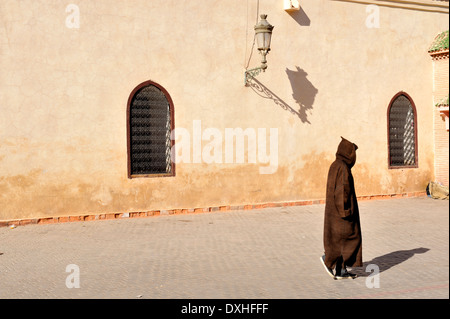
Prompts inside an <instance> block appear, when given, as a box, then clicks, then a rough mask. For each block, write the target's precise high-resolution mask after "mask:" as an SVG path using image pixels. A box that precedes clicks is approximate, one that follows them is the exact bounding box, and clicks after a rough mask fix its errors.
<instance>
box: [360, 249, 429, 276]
mask: <svg viewBox="0 0 450 319" xmlns="http://www.w3.org/2000/svg"><path fill="white" fill-rule="evenodd" d="M429 250H430V249H429V248H423V247H421V248H415V249H410V250H397V251H394V252H392V253H389V254H386V255H383V256H379V257H376V258H374V259H372V260H371V261H367V262H363V267H357V268H353V269H352V272H353V273H355V274H356V275H358V276H359V277H368V276H370V275H371V274H372V272H371V271H369V270H367V271H366V269H367V266H368V265H370V264H373V265H376V266H378V268H379V270H380V273H382V272H383V271H386V270H388V269H390V268H392V267H394V266H396V265H398V264H401V263H402V262H404V261H406V260H408V259H409V258H411V257H412V256H414V255H415V254H423V253H426V252H427V251H429Z"/></svg>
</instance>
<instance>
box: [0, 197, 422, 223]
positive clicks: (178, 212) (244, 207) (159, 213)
mask: <svg viewBox="0 0 450 319" xmlns="http://www.w3.org/2000/svg"><path fill="white" fill-rule="evenodd" d="M422 196H427V193H426V192H412V193H403V194H389V195H367V196H359V197H358V200H359V201H365V200H382V199H393V198H410V197H422ZM318 204H325V200H323V199H318V200H303V201H295V202H282V203H265V204H247V205H240V206H216V207H207V208H191V209H171V210H153V211H147V212H129V213H103V214H85V215H74V216H60V217H42V218H26V219H14V220H3V221H0V227H17V226H25V225H45V224H58V223H67V222H79V221H92V220H113V219H122V218H143V217H153V216H162V215H182V214H197V213H209V212H224V211H236V210H255V209H264V208H270V207H289V206H307V205H318Z"/></svg>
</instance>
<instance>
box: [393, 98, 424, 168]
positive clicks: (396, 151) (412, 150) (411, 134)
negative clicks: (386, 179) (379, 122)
mask: <svg viewBox="0 0 450 319" xmlns="http://www.w3.org/2000/svg"><path fill="white" fill-rule="evenodd" d="M416 116H417V115H416V108H415V106H414V103H413V101H412V99H411V97H409V96H408V95H407V94H406V93H404V92H400V93H398V94H396V95H395V96H394V98H393V99H392V101H391V103H390V104H389V109H388V139H389V141H388V145H389V167H390V168H405V167H418V166H417V121H416Z"/></svg>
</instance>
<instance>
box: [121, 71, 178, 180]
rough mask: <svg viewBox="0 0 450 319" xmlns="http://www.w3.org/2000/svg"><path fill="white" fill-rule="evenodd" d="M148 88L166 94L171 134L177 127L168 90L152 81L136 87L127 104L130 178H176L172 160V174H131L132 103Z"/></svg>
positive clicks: (172, 143) (172, 142) (172, 141)
mask: <svg viewBox="0 0 450 319" xmlns="http://www.w3.org/2000/svg"><path fill="white" fill-rule="evenodd" d="M147 86H155V87H156V88H158V89H159V90H161V92H162V93H163V94H164V96H165V97H166V99H167V101H168V102H169V111H170V133H172V132H173V130H174V127H175V111H174V105H173V100H172V98H171V96H170V94H169V92H167V90H166V89H165V88H164V87H163V86H161V85H160V84H158V83H156V82H153V81H151V80H148V81H145V82H142V83H141V84H139V85H138V86H136V87H135V88H134V89H133V91H132V92H131V93H130V96H129V97H128V102H127V116H126V118H127V157H128V160H127V164H128V178H129V179H132V178H142V177H171V176H175V161H174V160H173V159H171V161H170V162H171V163H170V164H171V172H170V173H164V174H160V173H155V174H132V173H131V123H130V108H131V103H132V101H133V98H134V96H135V95H136V93H137V92H139V90H141V89H142V88H144V87H147ZM174 143H175V142H174V140H172V139H171V144H170V147H171V148H172V147H173V146H174Z"/></svg>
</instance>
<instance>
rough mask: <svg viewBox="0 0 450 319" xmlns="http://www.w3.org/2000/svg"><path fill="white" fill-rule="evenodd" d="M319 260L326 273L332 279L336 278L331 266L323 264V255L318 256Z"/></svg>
mask: <svg viewBox="0 0 450 319" xmlns="http://www.w3.org/2000/svg"><path fill="white" fill-rule="evenodd" d="M320 261H321V262H322V265H323V267H324V268H325V270H326V271H327V274H328V275H330V276H331V277H332V278H333V279H336V276H335V275H334V274H333V270H332V269H331V268H328V267H327V265H325V255H323V256H322V257H320Z"/></svg>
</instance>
